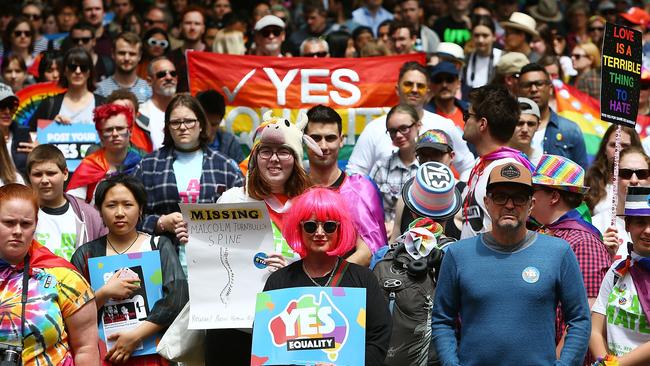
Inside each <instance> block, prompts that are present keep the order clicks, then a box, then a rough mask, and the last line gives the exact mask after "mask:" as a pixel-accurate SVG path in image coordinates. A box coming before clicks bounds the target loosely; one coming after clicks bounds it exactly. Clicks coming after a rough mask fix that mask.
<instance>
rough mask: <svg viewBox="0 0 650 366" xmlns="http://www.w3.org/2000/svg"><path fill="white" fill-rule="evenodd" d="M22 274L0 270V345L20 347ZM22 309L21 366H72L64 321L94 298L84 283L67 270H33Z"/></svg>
mask: <svg viewBox="0 0 650 366" xmlns="http://www.w3.org/2000/svg"><path fill="white" fill-rule="evenodd" d="M22 288H23V272H22V271H20V272H18V271H16V270H15V269H14V268H13V267H3V268H1V269H0V342H1V343H6V344H12V345H17V346H20V344H21V341H20V338H21V337H20V323H21V320H20V319H21V318H20V314H21V312H22V309H21V302H20V298H21V295H22ZM28 289H29V290H28V296H27V305H26V308H25V313H26V317H25V334H26V335H27V337H26V338H25V341H24V347H25V349H24V350H23V353H22V357H23V365H26V366H28V365H39V366H40V365H67V364H72V362H71V361H72V352H71V350H70V347H69V345H68V333H67V332H66V329H65V321H64V319H65V318H68V317H70V316H72V314H74V313H75V312H76V311H77V310H79V309H80V308H81V307H82V306H83V305H84V304H86V303H87V302H89V301H91V300H92V299H93V298H94V297H95V296H94V295H93V292H92V289H91V288H90V285H89V284H88V282H86V280H85V279H84V278H83V277H82V276H81V275H80V274H78V273H77V272H75V271H73V270H71V269H68V268H62V267H57V268H47V269H40V268H34V269H33V274H32V276H31V277H30V278H29V286H28Z"/></svg>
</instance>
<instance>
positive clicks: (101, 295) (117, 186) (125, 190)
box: [71, 174, 189, 366]
mask: <svg viewBox="0 0 650 366" xmlns="http://www.w3.org/2000/svg"><path fill="white" fill-rule="evenodd" d="M95 203H96V205H97V208H98V209H99V211H100V214H101V216H102V219H103V220H104V223H105V224H106V227H107V228H108V234H107V235H104V236H102V237H100V238H98V239H95V240H93V241H90V242H88V243H86V244H84V245H82V246H81V247H79V248H78V249H77V250H76V251H75V253H74V254H73V255H72V259H71V262H72V264H74V266H75V267H77V270H78V271H79V273H81V274H82V275H83V276H84V277H85V278H86V280H90V274H89V268H88V260H89V259H90V258H95V257H105V256H114V255H120V254H135V253H142V252H150V251H158V252H159V254H160V279H159V280H160V281H161V282H162V297H161V298H160V300H158V301H156V303H154V304H151V303H150V304H149V309H147V310H148V311H147V319H146V320H144V321H142V322H139V323H138V326H137V327H134V328H131V329H128V330H123V331H120V332H117V333H114V334H112V335H111V336H109V339H110V340H111V341H113V342H114V343H113V345H112V347H111V348H110V349H106V345H105V344H104V343H103V342H102V343H101V345H100V347H99V348H100V350H101V354H102V355H105V357H104V359H105V360H106V361H109V362H110V363H109V362H104V365H115V364H123V363H126V362H127V361H128V363H126V365H130V366H135V365H142V366H145V365H147V366H157V365H161V366H162V365H168V363H167V362H166V361H165V360H163V359H162V357H161V356H158V355H146V356H138V357H133V358H132V357H131V354H132V353H133V351H135V350H136V349H137V347H138V345H139V343H140V342H141V341H142V340H143V339H145V338H148V337H151V336H153V335H155V334H156V333H159V334H161V333H162V332H163V331H164V330H165V329H166V328H167V327H168V326H169V325H170V324H171V323H172V322H173V321H174V319H175V318H176V316H177V315H178V313H179V312H180V310H181V309H182V308H183V306H184V305H185V304H186V303H187V301H188V298H189V295H188V287H187V277H186V276H185V274H184V273H183V269H182V268H181V265H180V262H179V261H178V256H177V255H176V249H175V247H174V244H173V243H172V241H171V240H170V239H169V238H167V237H165V236H154V235H149V234H147V233H143V232H140V231H138V229H137V226H138V224H139V222H140V219H141V217H142V211H143V210H144V207H145V205H146V203H147V193H146V192H145V189H144V187H143V186H142V183H141V182H139V181H138V180H137V179H135V178H134V177H131V176H128V175H124V174H118V175H116V176H113V177H111V178H108V179H106V180H105V181H103V182H102V183H100V184H99V186H98V187H97V193H96V194H95ZM125 267H126V266H125ZM120 274H121V271H118V272H116V273H115V274H113V276H112V277H110V279H108V281H107V282H106V284H105V285H104V286H102V287H101V288H99V290H97V291H96V292H95V303H96V309H97V310H98V311H99V314H100V316H102V315H103V311H104V309H105V308H104V304H105V303H106V301H108V300H109V299H126V298H130V297H131V296H132V295H133V292H134V291H136V290H137V289H138V288H139V287H140V286H139V285H138V284H137V282H139V280H140V279H139V278H138V279H133V278H132V277H131V278H129V279H125V278H122V277H121V275H120ZM127 316H128V315H127ZM127 320H128V318H127ZM96 326H97V324H95V327H96ZM95 347H97V344H95Z"/></svg>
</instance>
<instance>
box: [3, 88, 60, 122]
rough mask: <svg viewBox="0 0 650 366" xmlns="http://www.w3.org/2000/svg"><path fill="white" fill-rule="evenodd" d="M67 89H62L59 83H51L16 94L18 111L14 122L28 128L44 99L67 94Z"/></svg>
mask: <svg viewBox="0 0 650 366" xmlns="http://www.w3.org/2000/svg"><path fill="white" fill-rule="evenodd" d="M65 91H66V89H65V88H62V87H60V86H59V85H58V84H57V83H55V82H53V81H50V82H46V83H38V84H34V85H30V86H28V87H25V88H22V89H21V90H19V91H18V92H17V93H16V96H17V97H18V109H17V110H16V113H15V114H14V118H13V119H14V121H16V122H17V123H18V124H19V125H20V126H28V125H29V120H30V119H31V118H32V115H33V114H34V112H36V109H38V106H39V105H40V104H41V102H42V101H43V99H45V98H47V97H50V96H53V95H57V94H60V93H63V92H65Z"/></svg>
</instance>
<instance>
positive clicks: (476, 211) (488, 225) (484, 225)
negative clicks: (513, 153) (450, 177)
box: [460, 158, 519, 239]
mask: <svg viewBox="0 0 650 366" xmlns="http://www.w3.org/2000/svg"><path fill="white" fill-rule="evenodd" d="M479 161H480V158H479V159H476V163H477V164H478V162H479ZM511 162H512V163H518V162H517V160H515V159H513V158H504V159H497V160H494V161H492V162H490V163H489V164H488V165H487V166H486V167H485V168H484V169H483V173H482V174H481V175H480V176H474V177H473V178H472V182H471V188H472V191H473V192H474V193H473V195H472V194H470V191H469V189H470V184H469V183H468V185H467V186H465V189H464V190H463V208H461V210H465V203H464V202H465V200H467V199H469V200H470V201H469V205H468V206H467V212H466V213H465V211H463V227H462V230H461V234H460V238H461V239H465V238H471V237H474V236H476V235H478V234H480V233H485V232H488V231H491V230H492V219H491V218H490V215H489V214H488V212H487V209H486V208H485V202H484V199H485V196H486V194H487V192H486V190H487V183H488V178H489V177H490V172H492V169H494V167H495V166H498V165H501V164H505V163H511ZM518 164H519V163H518ZM465 214H467V217H465Z"/></svg>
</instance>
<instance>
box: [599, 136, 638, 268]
mask: <svg viewBox="0 0 650 366" xmlns="http://www.w3.org/2000/svg"><path fill="white" fill-rule="evenodd" d="M649 168H650V157H648V155H646V154H645V152H644V151H643V149H642V148H639V147H635V146H630V147H628V148H625V149H623V151H621V156H620V161H619V168H618V205H617V206H616V215H617V216H616V221H615V224H614V226H611V212H610V210H609V209H608V210H606V211H603V212H601V213H599V214H597V215H594V216H593V217H592V219H591V221H592V224H593V225H594V226H595V227H596V228H597V229H598V230H600V232H601V233H602V234H603V243H605V245H606V246H607V251H608V252H609V254H610V255H611V256H612V258H614V259H620V258H625V257H626V256H627V254H628V253H627V243H629V242H631V239H630V234H629V233H628V232H627V230H625V221H624V220H623V218H622V217H621V216H618V215H622V214H623V208H624V206H625V195H626V192H627V188H628V187H636V186H646V185H648V184H649V183H650V179H649V178H650V169H649ZM610 202H611V201H610ZM609 207H610V208H611V206H609Z"/></svg>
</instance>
